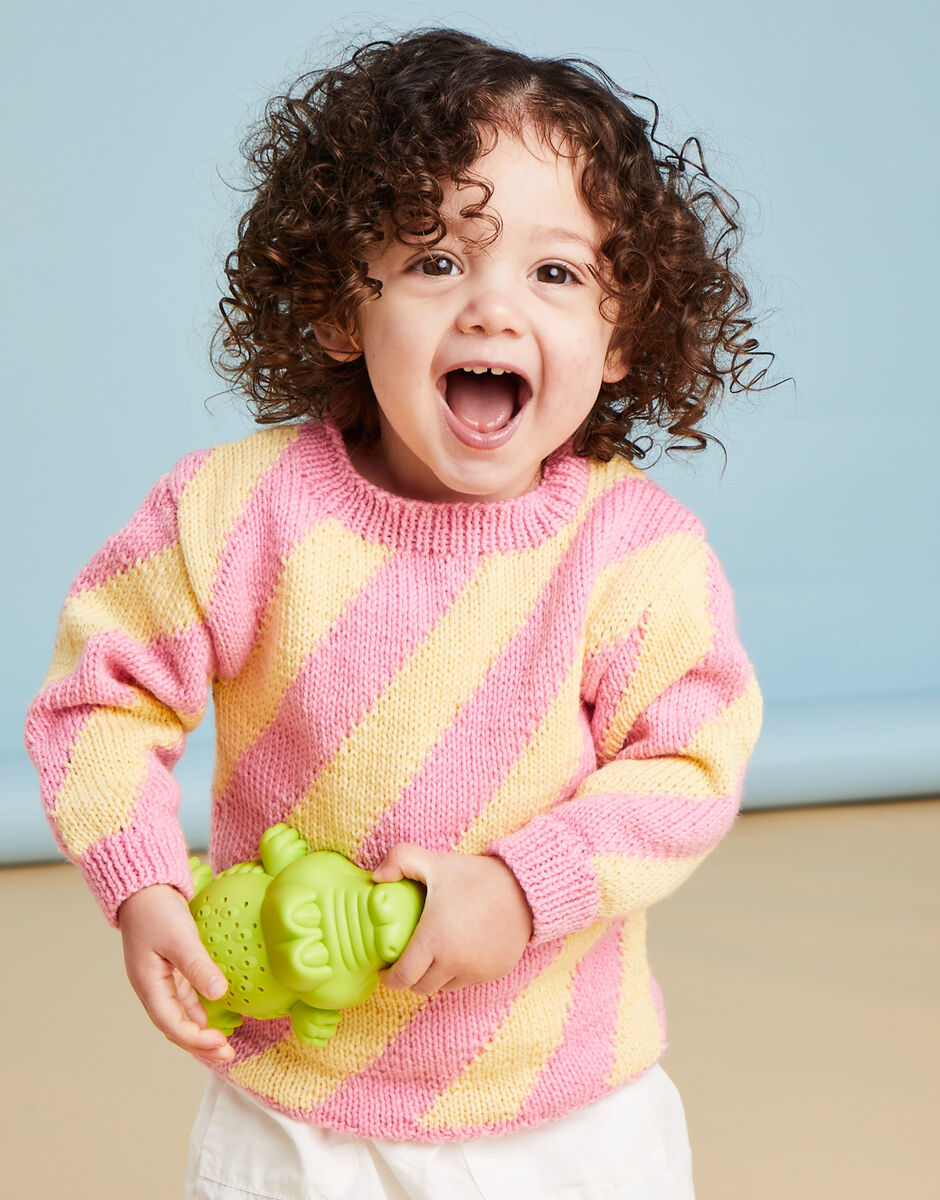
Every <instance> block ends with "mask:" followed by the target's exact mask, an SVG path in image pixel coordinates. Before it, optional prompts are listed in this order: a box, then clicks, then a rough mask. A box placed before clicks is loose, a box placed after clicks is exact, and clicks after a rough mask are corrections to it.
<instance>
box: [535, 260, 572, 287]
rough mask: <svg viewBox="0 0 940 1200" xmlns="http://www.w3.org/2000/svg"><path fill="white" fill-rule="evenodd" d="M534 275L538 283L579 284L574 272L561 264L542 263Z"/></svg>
mask: <svg viewBox="0 0 940 1200" xmlns="http://www.w3.org/2000/svg"><path fill="white" fill-rule="evenodd" d="M534 274H535V278H536V279H537V280H538V282H539V283H580V280H579V279H578V277H577V276H576V275H575V273H574V271H572V270H571V268H570V267H566V266H564V265H563V264H562V263H543V265H542V266H541V267H536V268H535V271H534Z"/></svg>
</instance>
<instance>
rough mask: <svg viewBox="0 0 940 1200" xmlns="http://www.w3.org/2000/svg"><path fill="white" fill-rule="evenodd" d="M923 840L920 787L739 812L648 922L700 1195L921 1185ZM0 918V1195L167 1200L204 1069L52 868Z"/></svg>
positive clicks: (2, 905) (174, 1188)
mask: <svg viewBox="0 0 940 1200" xmlns="http://www.w3.org/2000/svg"><path fill="white" fill-rule="evenodd" d="M938 851H940V801H920V802H914V803H899V804H893V805H873V806H859V807H848V808H828V809H810V810H802V811H798V812H779V813H761V814H757V813H755V814H748V815H746V816H744V817H743V818H742V819H741V820H740V821H739V822H738V824H737V826H736V827H735V829H734V830H733V831H732V833H731V835H730V836H729V837H728V839H727V840H726V841H725V842H724V843H723V844H722V846H721V847H720V848H719V849H718V850H717V851H716V853H715V854H714V855H713V856H712V858H711V859H710V860H709V862H708V863H707V864H706V865H705V867H703V868H702V870H701V871H699V872H698V874H697V875H695V876H694V877H693V878H692V880H690V881H689V883H687V884H686V885H685V887H684V888H683V889H682V890H681V891H680V892H679V893H678V894H677V895H676V896H675V897H673V898H672V899H670V900H669V901H667V902H665V903H664V904H663V905H661V906H660V908H659V909H658V910H657V911H656V912H655V913H654V914H653V916H652V918H651V944H652V955H653V961H654V967H655V968H656V970H657V973H658V975H659V977H660V981H661V983H662V985H663V989H664V991H665V994H666V1000H667V1005H668V1009H669V1016H670V1021H671V1036H672V1047H671V1049H670V1050H669V1052H668V1055H667V1058H666V1060H665V1063H666V1067H667V1069H668V1070H669V1071H670V1073H671V1074H672V1076H673V1078H674V1079H675V1080H676V1082H677V1083H678V1084H679V1087H680V1090H681V1091H682V1094H683V1096H684V1099H685V1104H686V1109H687V1114H688V1120H689V1127H690V1131H691V1137H692V1143H693V1151H694V1154H695V1160H696V1177H697V1186H698V1197H699V1200H797V1198H798V1200H817V1198H818V1200H842V1198H845V1200H886V1198H892V1200H893V1198H894V1197H905V1200H920V1198H921V1197H923V1198H924V1200H933V1198H934V1197H937V1196H940V1166H938V1153H937V1149H936V1134H937V1124H938V1117H940V1038H938V1036H937V1035H938V1025H937V1014H938V1012H940V955H938V949H940V945H938V941H940V939H938V931H940V888H938V883H937V863H938V857H940V855H938ZM0 911H2V912H3V931H4V941H5V942H6V947H7V959H6V963H5V966H4V970H3V985H2V987H0V1018H2V1020H0V1028H2V1031H3V1032H2V1039H3V1041H2V1046H0V1063H2V1069H3V1076H4V1087H3V1089H2V1104H3V1110H2V1111H0V1154H2V1160H0V1161H2V1163H3V1167H2V1171H3V1175H2V1177H0V1179H2V1182H0V1193H2V1195H3V1196H5V1197H10V1200H58V1198H59V1197H62V1198H68V1200H111V1198H115V1200H172V1198H173V1197H175V1196H177V1195H178V1194H179V1180H180V1176H181V1172H182V1165H183V1160H184V1155H185V1143H186V1137H187V1131H188V1128H189V1124H190V1121H191V1119H192V1116H193V1113H194V1111H195V1108H196V1105H197V1103H198V1100H199V1096H200V1094H201V1090H202V1082H203V1074H202V1068H200V1067H199V1066H198V1065H197V1064H196V1063H195V1062H193V1061H191V1060H189V1059H188V1058H186V1057H185V1056H183V1055H182V1054H181V1053H180V1052H179V1051H178V1050H175V1049H174V1048H173V1047H171V1046H170V1045H169V1044H168V1043H165V1042H164V1041H163V1040H162V1038H161V1037H160V1035H159V1034H157V1033H156V1032H155V1031H154V1030H152V1029H151V1028H150V1026H149V1025H148V1023H147V1020H146V1018H145V1016H144V1015H143V1012H142V1011H138V1008H137V1002H136V1000H135V999H134V998H133V996H132V995H131V993H130V990H129V989H128V988H127V986H126V984H125V982H124V978H123V973H122V967H121V962H120V946H119V942H118V939H117V936H116V935H115V934H114V933H112V932H111V931H110V930H109V929H108V928H107V927H106V926H105V925H104V924H103V922H102V921H101V920H100V919H99V918H98V916H97V911H96V910H95V909H94V907H93V905H92V902H91V901H90V899H89V898H88V896H87V895H86V894H85V892H84V890H83V887H82V885H81V882H80V880H79V878H78V876H77V873H76V872H75V871H74V870H73V869H72V868H70V867H66V866H48V867H33V868H15V869H8V870H6V871H2V872H0ZM442 1200H447V1198H442ZM520 1200H526V1198H525V1197H521V1198H520Z"/></svg>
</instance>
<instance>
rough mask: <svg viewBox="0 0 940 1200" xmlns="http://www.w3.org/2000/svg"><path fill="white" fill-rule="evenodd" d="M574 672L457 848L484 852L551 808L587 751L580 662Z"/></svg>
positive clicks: (477, 852)
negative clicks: (550, 803) (553, 798)
mask: <svg viewBox="0 0 940 1200" xmlns="http://www.w3.org/2000/svg"><path fill="white" fill-rule="evenodd" d="M578 668H579V669H578V670H574V669H572V670H571V671H569V673H568V676H567V678H566V679H565V680H564V683H563V684H562V686H561V688H560V690H559V692H558V695H557V696H556V697H555V698H554V700H553V701H552V704H551V707H550V708H549V709H548V711H547V712H546V714H545V716H544V717H543V718H542V721H541V722H540V724H539V726H538V728H537V729H536V730H535V732H534V733H533V734H532V736H531V738H530V739H529V741H528V743H527V744H526V745H525V746H524V747H523V749H522V751H521V752H520V754H519V757H518V758H517V759H516V760H515V762H514V763H513V764H512V767H511V768H510V770H509V773H508V774H507V776H506V779H505V780H504V782H503V784H502V785H501V787H500V788H499V789H498V790H497V791H496V792H495V793H494V794H493V797H492V799H491V800H490V801H489V803H488V804H487V806H486V808H484V809H483V811H482V812H481V813H480V814H479V815H478V816H477V818H476V820H475V821H474V822H473V823H472V824H471V825H470V826H469V827H468V828H467V831H466V832H465V833H464V835H463V837H462V838H461V840H460V843H459V844H458V845H457V846H456V847H455V849H457V850H458V851H460V852H461V853H463V854H480V853H482V852H483V850H485V849H486V847H487V846H489V845H490V844H491V843H492V842H494V841H495V840H496V839H497V838H500V837H503V836H505V835H506V834H508V833H512V832H513V831H514V830H516V829H519V828H521V827H522V826H523V825H524V824H525V823H526V822H527V821H528V820H530V818H531V817H533V816H535V814H536V813H538V812H543V811H544V809H545V797H547V796H549V797H550V796H557V795H558V794H559V793H560V792H561V791H562V790H563V788H564V787H565V784H567V783H569V781H570V780H571V778H572V776H573V775H574V774H575V771H576V770H577V767H578V763H579V762H580V760H581V754H582V752H583V750H584V743H583V741H582V736H581V726H580V723H579V721H578V719H577V718H578V708H579V705H580V664H578Z"/></svg>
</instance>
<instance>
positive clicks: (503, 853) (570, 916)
mask: <svg viewBox="0 0 940 1200" xmlns="http://www.w3.org/2000/svg"><path fill="white" fill-rule="evenodd" d="M487 853H488V854H493V855H496V857H497V858H501V859H502V860H503V862H504V863H505V864H506V866H507V867H508V868H509V869H510V871H512V873H513V875H515V877H516V879H517V880H518V881H519V885H520V887H521V888H522V890H523V891H524V892H525V894H526V899H527V900H528V902H529V907H530V908H531V910H532V943H533V944H536V943H538V942H547V941H550V940H551V939H552V938H556V937H563V936H564V935H565V934H567V933H572V932H574V930H576V929H586V928H587V927H588V925H591V924H593V922H594V921H596V920H597V918H598V909H599V906H600V895H599V892H598V888H597V878H596V876H595V874H594V870H593V868H592V865H591V855H590V852H589V849H588V847H587V846H586V845H585V844H584V842H583V841H582V840H581V838H580V837H578V836H577V834H575V833H573V832H572V831H571V830H570V829H569V828H568V826H567V825H566V824H565V823H564V821H560V820H559V819H558V818H557V817H554V816H552V815H551V814H550V813H546V814H545V815H544V816H539V817H535V818H533V819H532V820H531V821H530V822H529V823H528V824H527V825H525V826H524V827H523V828H522V829H520V830H518V831H517V832H516V833H511V834H509V835H508V836H507V837H504V838H500V840H499V841H498V842H494V843H493V844H492V845H491V846H490V847H489V848H488V850H487Z"/></svg>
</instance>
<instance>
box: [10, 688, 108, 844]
mask: <svg viewBox="0 0 940 1200" xmlns="http://www.w3.org/2000/svg"><path fill="white" fill-rule="evenodd" d="M93 713H94V710H93V709H92V707H91V706H90V705H88V704H78V705H76V706H75V707H73V708H70V709H68V710H67V711H65V712H62V713H57V712H55V711H54V710H50V709H49V708H48V707H47V705H46V697H45V694H43V695H42V696H40V698H39V699H38V700H37V701H36V703H35V704H34V705H33V707H32V708H31V710H30V714H29V717H28V718H27V722H26V748H27V749H28V750H29V753H30V757H31V758H32V760H33V762H34V763H35V764H36V769H37V770H38V772H39V790H40V794H41V796H42V802H43V807H44V808H45V810H46V813H47V815H49V816H52V815H53V814H54V813H55V806H56V800H57V798H58V795H59V789H60V788H61V787H62V784H63V783H64V782H65V777H66V775H68V773H69V763H70V761H71V757H72V748H73V747H74V745H75V743H76V742H77V741H78V738H79V736H80V735H81V732H82V730H83V729H84V727H85V724H86V722H87V721H88V719H89V718H90V717H91V716H92V715H93ZM52 831H53V833H54V834H55V836H56V841H57V842H58V843H59V847H60V849H61V850H62V851H63V853H65V844H64V843H63V841H62V839H61V837H60V836H59V831H58V830H57V829H56V827H55V825H54V824H53V826H52Z"/></svg>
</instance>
